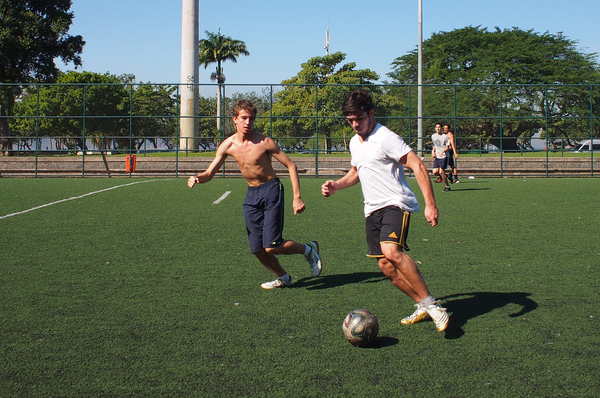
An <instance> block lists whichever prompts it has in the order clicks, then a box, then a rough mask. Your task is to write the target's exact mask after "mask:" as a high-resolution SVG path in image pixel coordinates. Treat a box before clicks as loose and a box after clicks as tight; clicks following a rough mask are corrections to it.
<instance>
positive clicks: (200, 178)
mask: <svg viewBox="0 0 600 398" xmlns="http://www.w3.org/2000/svg"><path fill="white" fill-rule="evenodd" d="M228 145H229V142H228V141H227V140H226V141H224V142H223V143H222V144H221V145H219V148H217V153H216V154H215V158H214V160H213V161H212V162H211V164H210V165H209V166H208V168H207V169H206V170H205V171H203V172H202V173H200V174H198V175H195V176H191V177H190V178H188V187H190V188H193V187H194V185H196V184H203V183H205V182H209V181H210V180H212V178H213V177H214V176H215V174H216V173H217V170H219V169H220V168H221V166H223V163H224V162H225V159H226V158H227V150H226V149H227V147H228Z"/></svg>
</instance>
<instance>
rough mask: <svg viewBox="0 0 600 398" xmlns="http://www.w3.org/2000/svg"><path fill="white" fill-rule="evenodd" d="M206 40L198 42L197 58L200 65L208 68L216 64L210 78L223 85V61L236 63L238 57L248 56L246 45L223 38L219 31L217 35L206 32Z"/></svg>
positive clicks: (228, 37)
mask: <svg viewBox="0 0 600 398" xmlns="http://www.w3.org/2000/svg"><path fill="white" fill-rule="evenodd" d="M206 35H207V36H208V38H207V39H202V40H200V43H199V44H198V45H199V57H200V65H203V66H204V68H205V69H206V68H208V65H210V64H214V63H216V64H217V69H216V70H215V72H214V73H212V74H211V76H210V78H211V80H213V81H216V82H217V83H219V84H223V83H225V80H226V78H225V75H224V74H223V68H222V63H223V62H225V61H231V62H237V59H238V57H239V56H240V55H245V56H248V55H250V53H249V52H248V49H247V48H246V43H244V42H243V41H241V40H234V39H232V38H231V37H230V36H223V35H222V34H221V29H219V32H218V33H213V32H208V31H206Z"/></svg>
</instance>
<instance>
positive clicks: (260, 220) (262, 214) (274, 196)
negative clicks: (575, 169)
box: [244, 178, 284, 253]
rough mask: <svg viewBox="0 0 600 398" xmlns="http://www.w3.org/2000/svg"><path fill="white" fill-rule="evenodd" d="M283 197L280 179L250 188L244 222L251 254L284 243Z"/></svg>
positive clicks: (245, 203) (245, 206) (245, 202)
mask: <svg viewBox="0 0 600 398" xmlns="http://www.w3.org/2000/svg"><path fill="white" fill-rule="evenodd" d="M283 196H284V195H283V184H281V181H279V179H278V178H275V179H273V180H271V181H268V182H265V183H264V184H261V185H259V186H256V187H248V192H246V200H245V201H244V221H245V222H246V231H247V232H248V243H249V244H250V252H251V253H257V252H259V251H261V250H262V249H265V248H268V247H278V246H281V244H282V243H283V203H284V198H283Z"/></svg>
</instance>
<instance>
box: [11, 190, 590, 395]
mask: <svg viewBox="0 0 600 398" xmlns="http://www.w3.org/2000/svg"><path fill="white" fill-rule="evenodd" d="M283 183H284V185H285V188H286V194H288V195H289V193H290V192H291V191H290V190H289V188H290V184H289V180H287V179H283ZM322 183H323V179H312V178H304V179H302V180H301V186H302V196H303V199H304V201H305V203H306V205H307V209H306V211H305V212H304V213H302V214H301V215H297V216H294V215H293V214H292V212H291V206H289V207H287V208H286V228H285V231H284V236H285V237H286V238H288V239H294V240H297V241H300V242H305V241H308V240H312V239H317V240H318V241H319V245H320V246H321V253H322V255H323V261H324V269H323V273H322V275H321V276H319V277H317V278H311V277H309V269H308V265H307V263H306V261H305V260H304V258H303V257H302V256H301V255H294V256H279V257H280V260H281V262H282V264H283V265H284V267H286V269H287V270H288V271H289V272H290V273H291V275H292V277H293V279H294V283H295V284H294V287H292V288H289V289H282V290H277V291H263V290H262V289H260V287H259V285H260V283H261V282H264V281H267V280H270V278H272V276H271V274H270V273H269V272H268V271H266V270H265V269H264V267H262V266H261V265H260V264H259V262H258V260H256V258H255V257H254V256H252V255H251V254H250V253H249V252H248V246H247V238H246V231H245V228H244V223H243V218H242V216H241V210H240V206H241V203H242V202H243V200H244V195H245V192H246V189H247V188H246V187H247V184H246V182H245V181H244V180H243V179H241V178H216V179H214V180H213V181H211V182H210V183H208V184H205V185H202V186H197V187H195V188H194V189H189V188H187V186H186V179H185V178H180V179H155V180H147V179H137V178H133V179H126V180H123V179H115V178H112V179H109V178H89V179H82V178H76V179H51V178H38V179H8V178H0V191H1V192H2V195H0V208H1V209H3V211H2V213H0V217H3V216H5V215H6V214H10V213H17V212H21V211H24V210H27V209H31V208H34V207H37V206H42V205H45V204H48V203H51V202H56V203H55V204H54V205H52V206H48V207H41V208H38V209H37V210H34V211H31V212H27V213H22V214H19V215H15V216H12V217H8V218H2V219H0V234H1V235H0V236H1V238H2V240H1V241H2V245H1V246H0V258H1V259H2V261H1V263H0V267H1V271H2V272H0V285H1V286H2V289H0V302H1V303H2V311H0V350H1V352H2V353H3V360H2V361H1V362H0V396H3V397H56V396H61V397H98V396H105V397H133V396H135V397H175V396H202V397H205V396H206V397H267V396H268V397H296V396H302V397H342V396H348V397H357V396H376V397H395V396H399V395H400V396H407V397H440V398H445V397H448V398H450V397H464V398H471V397H472V398H479V397H502V398H504V397H512V396H516V397H556V396H565V397H590V398H592V397H597V395H598V391H599V390H600V380H599V379H598V377H597V375H598V364H597V358H598V356H599V355H600V346H599V345H598V333H597V331H598V327H599V324H598V322H599V321H600V314H599V313H598V305H597V303H598V300H599V299H600V293H599V290H598V281H599V280H600V268H599V267H598V266H597V258H598V255H599V250H598V245H597V230H598V228H597V227H598V224H599V223H600V213H598V212H594V211H592V212H590V210H589V202H590V199H589V198H590V197H597V196H598V195H600V184H598V181H597V179H596V178H579V179H577V178H544V179H534V178H527V179H523V178H509V179H500V178H496V179H479V178H478V179H476V180H463V182H461V184H459V185H458V186H453V191H452V192H446V193H444V194H443V195H442V194H441V193H439V194H438V190H439V189H441V188H438V187H436V194H438V195H437V200H438V206H439V209H440V213H441V218H440V224H439V225H438V226H436V227H435V228H431V227H430V226H429V225H428V224H427V222H426V221H425V219H424V217H423V214H422V213H416V214H414V215H413V217H412V218H411V226H410V233H409V237H408V244H409V246H410V248H411V251H410V254H411V256H413V258H414V259H415V260H416V261H417V262H418V264H419V268H420V269H421V272H422V274H423V276H424V278H425V280H426V282H427V283H428V286H429V288H430V289H431V291H432V293H433V294H434V295H435V296H436V297H437V298H439V299H441V300H442V304H443V305H444V306H445V307H447V308H448V310H449V313H450V328H449V330H448V331H447V332H445V333H438V332H436V331H435V328H434V325H433V323H432V322H430V321H428V322H422V323H419V324H416V325H412V326H405V325H402V324H401V323H400V319H401V318H402V317H403V316H406V315H408V314H410V313H411V312H412V310H413V309H414V308H413V307H412V305H411V300H410V299H408V298H407V297H406V296H405V295H404V294H402V293H401V292H399V291H398V289H396V288H395V287H393V286H392V284H391V283H390V282H389V281H388V280H387V279H386V278H385V277H383V275H382V273H381V271H380V270H379V268H378V267H377V265H376V263H375V261H374V260H372V259H368V258H366V257H365V251H366V243H365V237H364V218H363V214H362V206H363V203H362V194H361V190H360V187H358V186H356V187H352V188H349V189H346V190H343V191H340V192H338V193H336V194H335V195H334V196H333V197H331V198H324V197H323V196H322V195H321V193H320V185H321V184H322ZM409 183H410V184H411V186H413V187H416V184H415V181H414V180H409ZM117 186H120V187H119V188H115V187H117ZM110 188H114V189H110ZM104 189H110V190H106V191H103V192H100V191H101V190H104ZM225 191H231V194H230V195H229V196H228V197H227V199H225V200H224V201H222V202H220V204H219V205H214V204H213V201H215V200H216V199H218V198H219V197H220V196H221V195H222V194H223V192H225ZM92 192H95V193H94V194H92V195H88V196H82V195H85V194H88V193H92ZM288 195H286V201H287V202H288V203H290V201H291V196H288ZM74 197H79V198H78V199H74V200H71V201H64V202H58V201H60V200H64V199H67V198H74ZM419 199H420V198H419ZM420 200H421V199H420ZM421 203H422V202H421ZM182 209H186V210H184V211H182ZM217 225H220V226H222V227H220V228H215V226H217ZM557 225H560V228H556V226H557ZM490 226H493V228H491V227H490ZM75 242H76V243H75ZM550 242H558V244H552V243H550ZM558 287H560V288H558ZM355 308H367V309H369V310H371V311H372V312H373V313H374V314H375V315H376V316H377V317H378V320H379V324H380V336H381V337H382V339H380V340H379V343H378V344H377V345H375V346H374V347H373V348H364V349H359V348H356V347H353V346H351V345H350V344H348V343H347V342H346V341H345V340H344V338H343V335H342V330H341V324H342V320H343V318H344V316H345V315H346V314H347V313H348V312H349V311H350V310H353V309H355ZM397 369H401V370H397Z"/></svg>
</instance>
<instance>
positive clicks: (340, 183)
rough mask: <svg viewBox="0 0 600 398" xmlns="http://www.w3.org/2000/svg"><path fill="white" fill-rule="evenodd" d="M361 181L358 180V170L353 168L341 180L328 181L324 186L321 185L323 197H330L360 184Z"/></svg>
mask: <svg viewBox="0 0 600 398" xmlns="http://www.w3.org/2000/svg"><path fill="white" fill-rule="evenodd" d="M359 181H360V179H359V178H358V170H356V167H354V166H352V168H351V169H350V170H349V171H348V172H347V173H346V175H345V176H343V177H342V178H340V179H339V180H337V181H333V180H327V181H325V183H324V184H323V185H321V192H322V193H323V196H325V197H329V196H331V195H333V194H334V193H336V192H337V191H339V190H340V189H344V188H348V187H351V186H353V185H356V184H358V183H359Z"/></svg>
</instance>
